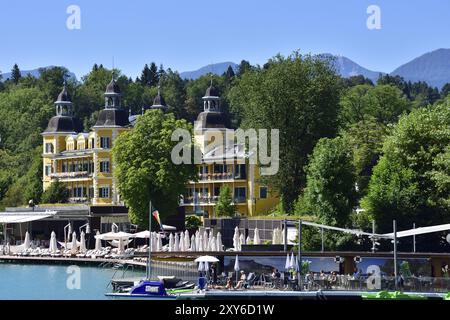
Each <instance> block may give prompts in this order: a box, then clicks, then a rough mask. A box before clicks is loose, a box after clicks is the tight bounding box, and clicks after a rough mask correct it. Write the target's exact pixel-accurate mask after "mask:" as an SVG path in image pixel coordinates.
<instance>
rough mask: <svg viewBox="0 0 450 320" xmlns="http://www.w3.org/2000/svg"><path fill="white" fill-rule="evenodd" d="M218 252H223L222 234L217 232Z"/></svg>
mask: <svg viewBox="0 0 450 320" xmlns="http://www.w3.org/2000/svg"><path fill="white" fill-rule="evenodd" d="M216 247H217V251H222V250H223V246H222V234H221V233H220V232H217V243H216Z"/></svg>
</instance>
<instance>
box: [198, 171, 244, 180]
mask: <svg viewBox="0 0 450 320" xmlns="http://www.w3.org/2000/svg"><path fill="white" fill-rule="evenodd" d="M245 179H246V176H245V175H244V174H233V173H232V172H223V173H199V175H198V180H199V181H215V180H245Z"/></svg>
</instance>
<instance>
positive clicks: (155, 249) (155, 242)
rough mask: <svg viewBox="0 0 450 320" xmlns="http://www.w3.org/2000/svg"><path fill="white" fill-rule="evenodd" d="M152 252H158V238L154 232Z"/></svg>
mask: <svg viewBox="0 0 450 320" xmlns="http://www.w3.org/2000/svg"><path fill="white" fill-rule="evenodd" d="M151 247H152V251H157V250H158V248H157V247H158V236H157V234H156V232H152V243H151Z"/></svg>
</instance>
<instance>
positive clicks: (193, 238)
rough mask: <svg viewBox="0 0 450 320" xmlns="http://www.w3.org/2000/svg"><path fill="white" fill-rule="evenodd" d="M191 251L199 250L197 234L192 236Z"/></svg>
mask: <svg viewBox="0 0 450 320" xmlns="http://www.w3.org/2000/svg"><path fill="white" fill-rule="evenodd" d="M191 251H192V252H195V251H197V247H196V246H195V235H192V238H191Z"/></svg>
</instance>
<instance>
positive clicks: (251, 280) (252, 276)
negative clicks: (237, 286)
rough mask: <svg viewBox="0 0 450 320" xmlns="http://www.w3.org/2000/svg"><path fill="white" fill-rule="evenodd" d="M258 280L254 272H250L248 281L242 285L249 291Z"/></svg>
mask: <svg viewBox="0 0 450 320" xmlns="http://www.w3.org/2000/svg"><path fill="white" fill-rule="evenodd" d="M255 280H256V274H255V273H253V272H250V273H249V274H248V276H247V280H246V281H245V282H244V284H243V285H242V286H243V287H244V288H245V289H249V288H250V287H252V286H253V285H254V283H255Z"/></svg>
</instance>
